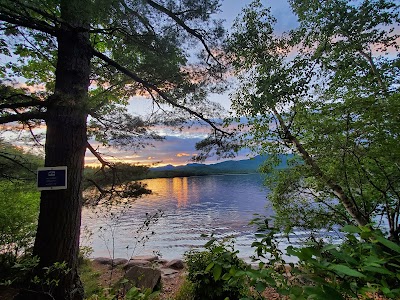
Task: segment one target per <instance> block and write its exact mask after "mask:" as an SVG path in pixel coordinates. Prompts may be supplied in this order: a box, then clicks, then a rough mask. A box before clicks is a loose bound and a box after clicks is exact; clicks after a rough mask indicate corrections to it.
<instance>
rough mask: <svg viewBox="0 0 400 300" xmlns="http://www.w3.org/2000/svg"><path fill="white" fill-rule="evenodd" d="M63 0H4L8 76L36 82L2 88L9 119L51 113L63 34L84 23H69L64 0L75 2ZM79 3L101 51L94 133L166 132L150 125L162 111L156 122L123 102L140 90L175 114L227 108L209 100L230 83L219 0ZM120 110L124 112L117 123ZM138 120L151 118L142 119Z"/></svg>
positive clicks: (104, 138) (126, 140)
mask: <svg viewBox="0 0 400 300" xmlns="http://www.w3.org/2000/svg"><path fill="white" fill-rule="evenodd" d="M63 3H64V2H63V1H55V0H46V1H36V0H34V1H25V0H18V1H9V0H2V1H1V2H0V22H1V24H0V29H1V30H2V35H1V37H0V46H1V47H0V51H1V54H2V55H4V58H5V59H4V60H2V65H1V69H0V70H1V77H2V83H3V84H5V85H7V86H9V85H15V84H16V83H17V82H19V83H20V82H21V80H22V81H23V82H24V84H26V85H28V86H29V87H30V88H29V91H28V90H24V91H22V90H21V91H20V92H19V93H13V95H12V96H10V95H8V94H4V95H2V99H1V101H2V104H3V105H2V106H0V123H1V124H3V123H6V122H12V121H19V122H23V123H26V122H28V120H31V119H36V120H44V119H45V111H46V105H47V101H46V100H47V99H48V97H49V96H51V95H52V93H53V92H54V87H55V73H56V68H57V37H58V36H59V35H62V34H64V33H63V30H65V29H64V27H65V26H66V28H69V29H71V28H73V27H75V26H77V25H76V24H66V21H65V20H64V19H63V16H62V15H61V11H62V7H61V6H62V5H72V4H71V3H69V4H68V2H65V3H64V4H63ZM79 5H80V6H79V8H77V10H79V11H80V12H81V14H80V15H79V16H77V20H78V19H79V20H81V21H82V20H83V19H86V21H87V22H88V23H89V24H90V28H76V30H84V31H88V32H89V34H90V43H91V44H90V45H88V47H89V50H90V51H92V53H93V58H92V60H91V76H90V91H89V95H88V101H87V103H86V104H85V106H86V107H85V108H84V109H86V110H87V113H88V114H90V115H91V116H92V118H91V119H90V124H89V130H90V133H91V134H92V136H93V137H95V138H97V139H98V140H99V141H100V142H102V143H103V144H107V145H108V144H110V145H116V144H118V143H119V142H121V143H120V145H121V146H128V147H130V146H131V145H138V144H140V143H141V140H142V139H145V140H146V139H153V138H158V136H157V135H155V134H154V132H152V131H147V129H146V128H147V127H148V126H150V125H153V124H154V123H159V122H162V121H163V118H161V117H160V115H157V118H153V119H152V120H151V122H149V121H145V120H141V119H139V118H138V117H137V116H133V117H130V118H128V117H127V113H126V112H125V111H124V108H123V106H125V105H127V104H128V100H129V99H131V98H132V97H133V96H145V97H148V98H150V99H151V100H152V101H154V111H157V110H160V111H163V110H165V109H166V106H165V105H168V106H169V107H172V108H175V109H176V110H175V112H174V117H175V120H180V122H182V120H185V121H187V120H188V119H190V118H192V117H198V118H201V119H206V118H209V117H210V116H212V115H213V114H214V113H215V112H218V110H219V109H220V108H221V107H220V106H215V105H214V106H212V105H211V106H208V104H209V102H208V101H207V100H206V95H207V93H208V92H218V91H221V89H224V86H223V85H221V84H220V83H221V77H220V75H221V72H223V69H224V68H223V66H222V65H221V64H220V62H219V61H218V56H219V55H220V54H218V53H219V52H221V51H219V50H218V49H219V45H218V42H219V40H220V38H221V37H222V35H223V34H224V30H223V28H222V25H221V21H219V20H216V19H214V18H211V16H212V15H213V14H215V13H216V12H218V9H219V1H218V0H207V1H192V0H190V1H157V2H155V1H151V0H146V1H134V0H122V1H114V0H97V1H84V2H82V3H80V4H79ZM68 9H72V8H68ZM74 9H75V8H74ZM86 21H85V22H86ZM78 23H79V22H78ZM81 23H82V22H81ZM82 24H83V23H82ZM69 29H68V30H69ZM196 54H197V55H196ZM15 94H17V95H18V96H17V95H15ZM29 98H32V99H29ZM39 101H40V103H39ZM116 112H117V115H119V116H120V117H119V118H116V120H115V121H114V123H113V125H114V126H110V120H112V119H114V118H115V115H116ZM131 121H132V122H131ZM169 121H171V120H169ZM118 122H119V123H118ZM127 122H131V123H132V124H133V125H130V126H127ZM138 122H139V123H141V124H142V125H143V126H136V125H134V124H137V123H138ZM117 123H118V124H117ZM210 123H211V122H210ZM31 125H34V124H31ZM36 125H37V124H36ZM114 128H116V132H112V131H113V129H114ZM120 129H122V131H123V133H122V131H121V130H120ZM144 144H146V142H145V143H144Z"/></svg>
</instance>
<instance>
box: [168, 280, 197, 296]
mask: <svg viewBox="0 0 400 300" xmlns="http://www.w3.org/2000/svg"><path fill="white" fill-rule="evenodd" d="M194 293H195V290H194V284H193V283H192V282H191V281H190V280H187V279H186V280H185V281H184V282H183V283H182V285H181V287H180V288H179V290H178V292H177V293H176V295H175V297H174V298H173V299H174V300H195V297H194Z"/></svg>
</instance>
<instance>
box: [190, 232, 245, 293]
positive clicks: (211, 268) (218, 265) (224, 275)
mask: <svg viewBox="0 0 400 300" xmlns="http://www.w3.org/2000/svg"><path fill="white" fill-rule="evenodd" d="M205 248H206V250H205V251H202V252H198V251H189V252H187V253H186V254H185V260H186V264H187V270H188V279H189V281H191V282H192V283H193V289H194V291H193V293H194V299H239V298H240V297H241V296H243V295H245V294H246V293H247V292H248V291H247V290H246V288H245V280H244V279H243V278H241V277H239V276H236V277H235V276H233V274H235V273H236V272H237V271H239V270H243V269H245V268H247V266H246V264H245V263H244V262H243V261H242V260H241V259H239V258H238V257H237V253H238V251H235V250H234V248H233V245H227V244H225V243H224V242H217V241H216V240H215V239H211V240H210V241H209V242H208V243H207V244H206V245H205Z"/></svg>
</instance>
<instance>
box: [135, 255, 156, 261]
mask: <svg viewBox="0 0 400 300" xmlns="http://www.w3.org/2000/svg"><path fill="white" fill-rule="evenodd" d="M131 260H147V261H156V260H158V256H156V255H138V256H133V257H132V258H131Z"/></svg>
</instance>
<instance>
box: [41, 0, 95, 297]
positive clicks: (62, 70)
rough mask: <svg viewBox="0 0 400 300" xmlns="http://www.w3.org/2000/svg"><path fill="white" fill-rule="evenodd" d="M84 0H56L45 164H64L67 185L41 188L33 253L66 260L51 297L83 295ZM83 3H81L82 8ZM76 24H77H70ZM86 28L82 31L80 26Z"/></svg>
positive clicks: (48, 262)
mask: <svg viewBox="0 0 400 300" xmlns="http://www.w3.org/2000/svg"><path fill="white" fill-rule="evenodd" d="M83 2H87V1H82V0H80V1H77V0H68V2H67V1H61V17H62V19H63V20H64V21H66V24H68V25H62V27H61V29H60V31H59V33H58V36H57V41H58V61H57V68H56V85H55V93H54V95H52V96H51V97H50V99H49V101H48V102H49V106H48V109H47V116H46V125H47V132H46V145H45V153H46V156H45V166H48V167H53V166H67V189H65V190H56V191H51V190H50V191H42V194H41V203H40V214H39V220H38V230H37V234H36V240H35V245H34V250H33V254H34V255H36V256H38V257H39V259H40V263H39V266H38V270H41V269H43V267H49V266H52V265H53V264H54V263H55V262H64V261H65V262H66V263H67V266H68V269H70V271H69V272H68V273H67V274H66V275H65V276H60V274H54V276H55V277H56V279H58V280H60V281H59V283H58V285H57V286H55V287H43V288H45V289H46V288H48V289H49V292H50V293H51V294H52V295H53V297H54V298H55V299H57V300H58V299H68V300H69V299H82V298H83V290H82V287H81V283H80V280H79V276H78V274H77V261H78V252H79V236H80V225H81V211H82V174H83V167H84V157H85V151H86V145H87V136H86V121H87V113H86V109H85V107H86V106H87V99H88V86H89V75H90V60H91V57H92V52H91V48H90V41H89V34H88V30H89V21H87V20H85V18H86V16H88V15H89V13H88V12H85V11H83V10H84V9H87V7H90V4H89V3H83ZM85 6H86V8H85ZM75 28H79V30H78V29H75ZM85 29H87V30H85Z"/></svg>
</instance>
